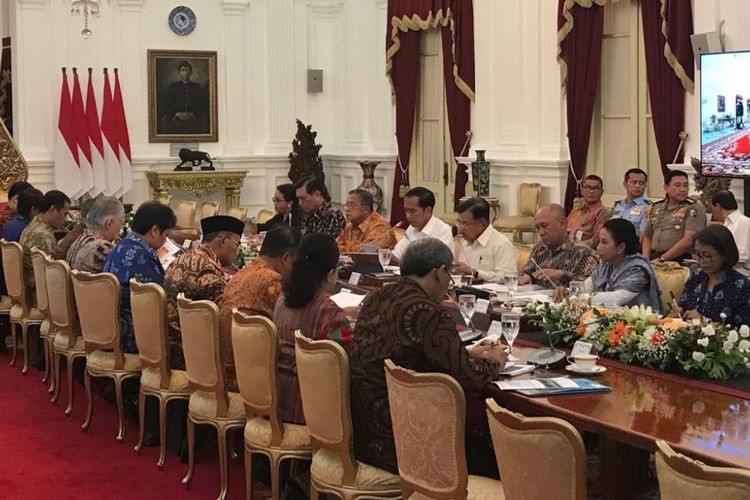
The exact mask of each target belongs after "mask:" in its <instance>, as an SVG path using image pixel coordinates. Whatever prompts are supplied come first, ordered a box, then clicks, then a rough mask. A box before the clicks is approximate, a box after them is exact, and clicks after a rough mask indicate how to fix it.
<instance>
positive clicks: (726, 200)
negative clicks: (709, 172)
mask: <svg viewBox="0 0 750 500" xmlns="http://www.w3.org/2000/svg"><path fill="white" fill-rule="evenodd" d="M711 203H712V206H711V215H712V218H711V220H712V221H713V222H719V223H723V224H724V226H725V227H726V228H727V229H729V231H731V233H732V236H734V242H735V244H736V245H737V251H738V252H739V254H740V260H739V262H737V265H736V266H734V268H735V269H736V270H737V271H739V272H741V273H742V274H745V275H750V269H748V252H750V218H748V217H746V216H745V215H743V214H742V213H740V211H739V210H737V200H736V199H735V198H734V194H733V193H732V192H731V191H726V190H721V191H716V192H715V193H714V195H713V197H712V198H711Z"/></svg>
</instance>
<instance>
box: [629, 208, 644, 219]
mask: <svg viewBox="0 0 750 500" xmlns="http://www.w3.org/2000/svg"><path fill="white" fill-rule="evenodd" d="M630 215H633V216H635V217H639V216H640V215H641V207H633V209H632V210H631V211H630Z"/></svg>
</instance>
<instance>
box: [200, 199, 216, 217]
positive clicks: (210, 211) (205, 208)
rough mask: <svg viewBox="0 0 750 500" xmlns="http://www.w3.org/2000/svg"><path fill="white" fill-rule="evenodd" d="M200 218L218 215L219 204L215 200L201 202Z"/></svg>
mask: <svg viewBox="0 0 750 500" xmlns="http://www.w3.org/2000/svg"><path fill="white" fill-rule="evenodd" d="M200 214H201V219H205V218H206V217H213V216H214V215H219V204H218V203H216V202H215V201H204V202H203V203H201V212H200Z"/></svg>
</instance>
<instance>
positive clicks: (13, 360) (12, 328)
mask: <svg viewBox="0 0 750 500" xmlns="http://www.w3.org/2000/svg"><path fill="white" fill-rule="evenodd" d="M16 325H18V323H11V324H10V337H11V340H12V341H13V344H12V346H13V356H12V357H11V358H10V363H9V364H10V366H16V358H17V357H18V340H17V339H16Z"/></svg>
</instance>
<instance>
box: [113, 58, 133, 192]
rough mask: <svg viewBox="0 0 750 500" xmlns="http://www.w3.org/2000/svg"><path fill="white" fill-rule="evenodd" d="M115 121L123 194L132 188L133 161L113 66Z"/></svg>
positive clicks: (125, 119)
mask: <svg viewBox="0 0 750 500" xmlns="http://www.w3.org/2000/svg"><path fill="white" fill-rule="evenodd" d="M114 101H115V102H114V104H115V123H116V124H117V142H119V144H120V149H119V150H118V153H117V155H118V157H119V158H120V170H121V171H122V191H121V194H125V193H127V192H128V191H130V190H131V189H132V188H133V161H132V158H131V156H130V134H129V133H128V120H127V118H125V103H124V102H123V100H122V90H121V89H120V74H119V73H118V71H117V68H115V97H114Z"/></svg>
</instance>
